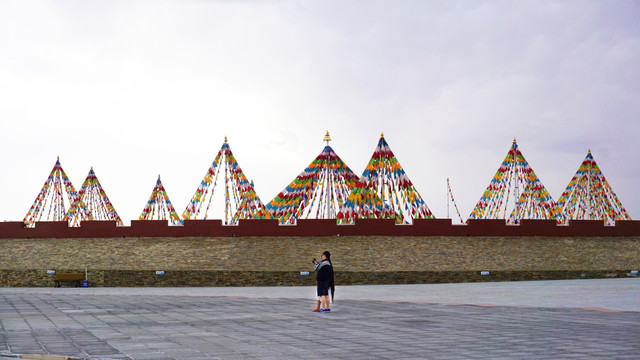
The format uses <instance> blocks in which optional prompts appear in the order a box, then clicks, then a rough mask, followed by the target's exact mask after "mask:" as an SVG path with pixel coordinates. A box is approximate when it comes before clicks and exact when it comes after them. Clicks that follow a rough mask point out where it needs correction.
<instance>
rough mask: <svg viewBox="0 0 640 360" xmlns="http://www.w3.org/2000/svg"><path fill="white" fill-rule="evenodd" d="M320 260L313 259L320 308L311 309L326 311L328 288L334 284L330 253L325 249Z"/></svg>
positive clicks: (327, 307) (328, 309)
mask: <svg viewBox="0 0 640 360" xmlns="http://www.w3.org/2000/svg"><path fill="white" fill-rule="evenodd" d="M320 260H321V261H320V262H317V261H316V259H313V263H314V264H315V271H316V282H317V283H318V297H319V298H320V308H319V309H318V308H316V309H315V310H313V311H317V312H328V311H331V309H330V307H329V289H331V288H332V286H335V284H334V279H333V265H331V253H330V252H328V251H325V252H323V253H322V258H321V259H320Z"/></svg>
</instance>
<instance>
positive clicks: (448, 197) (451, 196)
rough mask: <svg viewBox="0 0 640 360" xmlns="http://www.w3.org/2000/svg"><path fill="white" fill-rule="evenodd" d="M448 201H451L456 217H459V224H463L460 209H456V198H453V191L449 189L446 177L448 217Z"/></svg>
mask: <svg viewBox="0 0 640 360" xmlns="http://www.w3.org/2000/svg"><path fill="white" fill-rule="evenodd" d="M449 201H451V202H452V203H453V207H454V208H455V209H456V214H458V219H460V224H464V221H463V220H462V216H460V211H458V205H457V204H456V200H455V199H454V198H453V191H451V185H450V184H449V178H447V218H448V217H449Z"/></svg>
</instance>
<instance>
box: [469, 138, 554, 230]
mask: <svg viewBox="0 0 640 360" xmlns="http://www.w3.org/2000/svg"><path fill="white" fill-rule="evenodd" d="M512 196H513V200H514V201H515V206H514V207H513V210H512V211H511V212H510V215H509V219H508V222H509V223H511V224H518V223H519V222H520V219H555V218H556V207H555V202H554V201H553V199H552V198H551V195H550V194H549V192H548V191H547V189H546V188H545V187H544V185H542V182H541V181H540V179H539V178H538V176H536V174H535V172H534V171H533V169H532V168H531V166H529V163H528V162H527V160H525V158H524V156H523V155H522V152H520V150H519V149H518V144H517V143H516V140H515V139H513V144H512V146H511V148H510V149H509V151H508V153H507V156H506V157H505V159H504V161H503V162H502V164H501V165H500V167H499V168H498V171H497V172H496V174H495V175H494V177H493V179H492V180H491V182H490V183H489V186H487V188H486V190H485V191H484V193H483V194H482V197H481V198H480V200H479V201H478V203H477V204H476V206H475V208H474V209H473V211H472V212H471V215H469V218H470V219H505V218H506V215H507V211H508V210H509V201H510V200H511V199H512Z"/></svg>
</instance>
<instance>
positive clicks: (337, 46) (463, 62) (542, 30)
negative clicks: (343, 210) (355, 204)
mask: <svg viewBox="0 0 640 360" xmlns="http://www.w3.org/2000/svg"><path fill="white" fill-rule="evenodd" d="M638 19H640V2H638V1H595V2H593V1H582V0H581V1H561V2H556V1H490V2H482V1H446V2H445V1H399V2H398V1H369V0H367V1H255V2H254V1H203V0H201V1H102V2H98V1H42V2H40V1H2V2H0V121H1V122H2V131H1V133H0V149H1V150H2V152H1V156H2V165H3V166H2V176H0V220H12V221H20V220H22V218H23V217H24V216H25V214H26V213H27V211H28V210H29V207H30V206H31V204H32V203H33V201H34V199H35V197H36V195H37V194H38V192H39V191H40V189H41V187H42V185H43V183H44V182H45V180H46V178H47V176H48V174H49V172H50V171H51V168H52V167H53V165H54V164H55V161H56V156H60V160H61V163H62V166H63V168H64V169H65V171H66V172H67V174H68V176H69V178H70V179H71V181H72V182H73V184H74V186H75V187H76V189H79V188H80V187H81V185H82V182H83V181H84V179H85V177H86V176H87V173H88V172H89V169H90V168H91V166H93V168H94V170H95V173H96V175H97V177H98V179H99V180H100V182H101V184H102V185H103V187H104V188H105V190H106V192H107V195H108V196H109V198H110V199H111V201H112V203H113V204H114V206H115V208H116V210H117V211H118V213H119V214H120V216H121V217H122V219H123V220H124V222H125V224H128V223H129V221H130V220H132V219H137V218H138V216H139V215H140V213H141V211H142V209H143V207H144V205H145V204H146V201H147V199H148V197H149V195H150V193H151V190H152V189H153V186H154V185H155V181H156V179H157V176H158V174H161V175H162V182H163V184H164V186H165V188H166V190H167V192H168V194H169V196H170V198H171V200H172V202H173V204H174V205H175V207H176V210H177V212H178V213H179V214H182V212H183V210H184V208H185V207H186V205H187V203H188V201H189V199H190V198H191V196H192V195H193V193H194V191H195V190H196V188H197V186H198V184H199V183H200V181H201V179H202V178H203V176H204V174H205V172H206V170H207V169H208V167H209V166H210V164H211V162H212V161H213V159H214V157H215V155H216V153H217V152H218V150H219V149H220V147H221V145H222V143H223V141H224V137H225V136H228V139H229V144H230V146H231V149H232V151H233V152H234V154H235V156H236V159H237V160H238V162H239V164H240V166H241V167H242V170H243V171H244V173H245V174H246V175H247V177H248V178H250V179H253V180H254V182H255V186H256V191H257V193H258V195H259V196H260V197H261V199H262V200H263V202H264V203H267V202H269V201H270V200H271V199H272V198H273V197H274V196H275V195H277V194H278V192H280V191H281V190H282V189H284V187H285V186H286V185H287V184H288V183H289V182H290V181H291V180H293V179H294V178H295V177H296V176H297V175H298V174H299V173H300V172H301V171H302V170H303V169H304V168H305V167H306V166H307V165H308V164H309V163H310V162H311V161H312V160H313V159H314V158H315V157H316V156H317V155H318V154H320V152H321V151H322V148H323V146H324V143H323V142H322V138H323V136H324V133H325V131H326V130H329V131H330V133H331V137H332V138H333V141H332V142H331V146H332V147H333V148H334V150H335V151H336V152H337V153H338V155H339V156H340V157H341V158H342V159H343V160H344V161H345V162H346V163H347V165H349V166H350V167H351V169H352V170H353V171H354V172H355V173H356V174H358V175H360V174H362V172H363V171H364V168H365V166H366V164H367V162H368V160H369V158H370V157H371V155H372V153H373V150H374V148H375V146H376V144H377V142H378V139H379V136H380V133H381V132H384V134H385V139H386V140H387V142H388V143H389V146H390V147H391V149H392V150H393V151H394V153H395V155H396V157H397V158H398V160H399V161H400V164H401V165H402V166H403V167H404V169H405V171H406V172H407V175H408V176H409V178H410V179H411V180H412V181H413V183H414V184H415V186H416V188H417V189H418V191H419V192H420V194H421V195H422V197H423V198H424V199H425V201H426V203H427V205H428V206H429V207H430V209H431V210H432V211H433V213H434V215H435V216H436V217H438V218H442V217H446V215H447V197H446V178H447V177H449V178H450V179H451V186H452V187H453V192H454V196H455V198H456V201H457V203H458V206H459V208H460V211H461V213H462V216H463V218H464V219H465V220H466V218H467V216H468V215H469V213H470V212H471V210H472V209H473V207H474V205H475V204H476V202H477V201H478V199H479V198H480V196H481V195H482V193H483V191H484V189H485V188H486V187H487V185H488V184H489V182H490V180H491V178H492V177H493V175H494V174H495V172H496V170H497V169H498V167H499V165H500V163H501V162H502V160H503V159H504V157H505V155H506V153H507V151H508V150H509V147H510V146H511V143H512V141H513V138H514V137H515V138H516V139H517V141H518V145H519V147H520V149H521V151H522V152H523V155H524V156H525V158H526V159H527V160H528V162H529V164H530V165H531V166H532V168H533V170H534V171H535V172H536V174H537V175H538V176H539V177H540V179H541V181H542V183H543V184H544V185H545V186H546V187H547V189H548V190H549V192H550V193H551V196H552V197H553V198H554V200H557V199H558V198H559V197H560V195H561V193H562V191H563V190H564V188H565V187H566V185H567V184H568V183H569V180H570V179H571V177H572V176H573V175H574V174H575V172H576V170H577V169H578V166H579V165H580V163H581V162H582V160H583V159H584V157H585V156H586V154H587V151H588V149H591V150H592V153H593V155H594V158H595V160H596V162H597V163H598V164H599V166H600V168H601V170H602V171H603V173H604V175H605V176H606V177H607V180H609V183H610V184H611V186H612V187H613V189H614V191H615V192H616V193H617V195H618V197H619V198H620V199H621V201H622V203H623V205H624V206H625V207H626V209H627V211H628V212H629V214H630V215H631V217H632V218H634V219H637V218H638V217H640V186H639V185H640V184H639V180H640V161H639V159H640V145H639V140H638V138H639V135H640V121H639V120H640V66H639V65H638V64H640V21H638ZM219 205H220V206H221V205H222V204H219ZM451 217H455V212H454V210H453V209H451Z"/></svg>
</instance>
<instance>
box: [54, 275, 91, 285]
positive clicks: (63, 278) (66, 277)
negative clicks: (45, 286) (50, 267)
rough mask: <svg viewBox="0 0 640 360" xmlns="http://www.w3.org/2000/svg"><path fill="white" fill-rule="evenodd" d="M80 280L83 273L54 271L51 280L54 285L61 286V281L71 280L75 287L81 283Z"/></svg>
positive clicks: (82, 277) (82, 278)
mask: <svg viewBox="0 0 640 360" xmlns="http://www.w3.org/2000/svg"><path fill="white" fill-rule="evenodd" d="M82 280H84V273H56V275H55V277H54V278H53V281H54V282H55V287H58V288H59V287H62V284H61V282H62V281H69V282H73V284H74V285H75V286H76V287H80V285H81V284H82Z"/></svg>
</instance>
